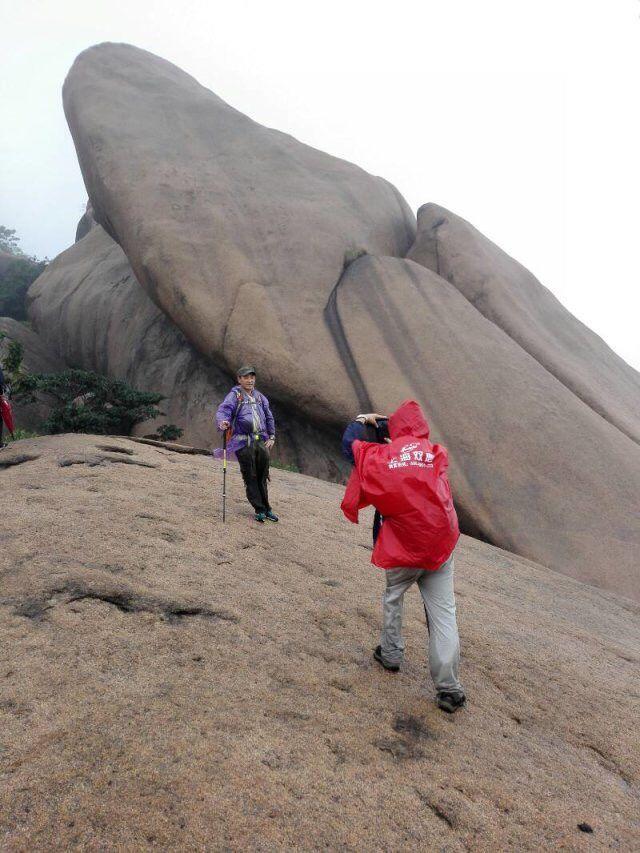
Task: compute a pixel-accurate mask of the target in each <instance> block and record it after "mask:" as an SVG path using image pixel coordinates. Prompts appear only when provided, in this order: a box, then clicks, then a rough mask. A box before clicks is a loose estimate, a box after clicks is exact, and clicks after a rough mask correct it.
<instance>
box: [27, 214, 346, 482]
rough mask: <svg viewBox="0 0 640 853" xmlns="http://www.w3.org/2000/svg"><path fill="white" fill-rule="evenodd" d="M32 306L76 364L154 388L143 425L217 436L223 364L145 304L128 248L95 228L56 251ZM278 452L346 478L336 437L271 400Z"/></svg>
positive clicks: (203, 442)
mask: <svg viewBox="0 0 640 853" xmlns="http://www.w3.org/2000/svg"><path fill="white" fill-rule="evenodd" d="M29 300H30V306H29V313H30V317H31V319H32V322H33V323H34V325H35V327H36V328H37V329H39V330H40V331H41V333H42V337H43V339H44V340H45V341H46V343H47V345H48V346H49V347H50V348H51V349H52V350H53V351H54V352H56V353H57V355H58V356H59V358H61V359H63V360H64V361H65V362H66V363H67V364H69V365H70V366H72V367H81V368H83V369H85V370H93V371H95V372H97V373H102V374H105V375H108V376H111V377H113V378H116V379H123V380H125V381H126V382H128V383H129V384H130V385H132V386H133V387H134V388H139V389H141V390H147V391H156V392H158V393H160V394H163V395H164V396H165V397H166V400H165V401H164V402H162V403H161V404H160V407H159V408H160V409H161V410H162V411H163V412H164V413H165V417H163V418H162V419H159V420H158V421H157V422H148V421H147V422H145V423H144V424H141V425H139V426H138V427H137V428H136V430H135V431H136V433H138V434H139V433H143V432H150V431H152V430H154V429H155V428H156V427H157V426H158V425H160V423H174V424H176V425H177V426H180V427H181V428H183V429H184V430H185V432H184V436H183V438H182V439H181V440H184V441H186V442H188V443H190V444H193V445H196V446H199V447H209V446H211V445H212V444H213V443H215V442H216V440H217V434H216V430H215V427H214V425H213V424H214V416H215V411H216V408H217V405H218V403H219V401H220V400H221V399H222V397H223V396H224V395H225V394H226V393H227V391H228V390H229V388H230V387H231V385H232V377H231V376H230V375H229V374H228V372H227V371H225V370H222V369H220V368H218V367H216V366H215V364H213V363H211V362H208V361H207V360H206V359H205V358H204V357H203V356H202V355H200V353H198V352H197V351H196V350H195V348H194V347H193V346H192V345H191V344H190V343H189V341H188V340H187V339H186V338H185V336H184V335H183V334H182V332H180V330H179V329H178V328H177V327H176V326H175V325H174V324H173V323H172V322H171V321H170V320H169V319H168V318H167V317H166V316H165V314H163V312H162V311H161V310H160V309H159V308H158V307H157V306H156V305H154V303H153V302H152V301H151V299H150V298H149V297H148V296H147V294H146V293H145V291H144V290H143V289H142V288H141V287H140V285H139V284H138V282H137V281H136V278H135V275H134V273H133V270H132V269H131V266H130V264H129V262H128V260H127V257H126V255H125V254H124V252H123V251H122V249H121V248H120V246H118V244H117V243H114V241H113V240H112V239H111V238H110V237H109V235H108V234H106V233H105V231H104V230H103V229H102V228H101V227H100V226H99V225H96V226H95V227H94V228H92V229H91V230H90V231H89V232H88V233H87V235H86V236H85V237H84V238H82V239H81V240H80V241H79V242H77V243H75V244H74V245H73V246H71V248H69V249H67V250H66V251H65V252H63V253H62V254H61V255H59V256H58V257H57V258H56V259H55V260H54V261H52V262H51V264H50V265H49V266H48V268H47V270H46V272H45V273H44V274H43V275H42V276H40V278H39V279H38V280H37V281H36V282H35V283H34V285H33V286H32V288H31V289H30V291H29ZM275 408H276V413H277V415H278V421H279V430H278V448H277V454H276V458H277V459H279V460H280V461H281V462H283V463H289V464H294V465H295V466H296V467H298V468H301V469H303V470H305V471H306V472H307V473H309V474H312V475H314V476H321V477H324V478H325V479H330V480H336V479H342V478H343V477H344V475H345V472H346V471H347V463H346V462H345V461H344V460H343V459H341V457H340V455H339V452H338V447H337V442H336V440H335V437H332V436H330V435H329V434H327V432H326V430H325V431H323V430H320V429H318V430H312V429H311V428H310V426H309V424H308V422H305V421H304V420H303V419H301V418H300V416H299V415H298V414H297V413H296V412H295V411H290V410H288V409H287V408H286V407H285V406H278V404H277V403H276V404H275Z"/></svg>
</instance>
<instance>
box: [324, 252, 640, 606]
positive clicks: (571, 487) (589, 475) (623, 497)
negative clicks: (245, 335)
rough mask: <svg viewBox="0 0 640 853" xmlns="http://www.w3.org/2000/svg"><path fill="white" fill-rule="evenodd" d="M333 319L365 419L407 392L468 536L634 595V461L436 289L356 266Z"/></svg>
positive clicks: (398, 273)
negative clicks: (358, 384)
mask: <svg viewBox="0 0 640 853" xmlns="http://www.w3.org/2000/svg"><path fill="white" fill-rule="evenodd" d="M336 307H337V314H338V316H339V319H340V322H341V325H342V327H343V329H344V331H345V336H346V339H347V340H348V341H349V344H350V349H351V353H352V356H353V363H354V368H353V370H354V372H356V373H357V375H358V376H359V377H360V379H361V381H362V383H363V385H364V387H366V388H367V389H370V392H371V394H372V404H373V408H374V410H377V409H378V407H379V406H382V405H385V406H389V407H390V408H395V407H396V406H397V405H398V404H399V403H400V402H401V401H402V400H403V399H406V398H407V397H411V396H414V397H416V399H418V400H419V401H420V402H421V403H422V404H423V406H424V410H425V412H426V413H427V415H428V417H429V419H430V421H431V423H432V427H433V431H434V437H435V438H436V439H438V440H442V441H443V442H444V443H445V444H446V446H447V448H448V449H449V452H450V457H451V477H452V485H453V490H454V494H455V498H456V506H457V508H458V511H459V513H460V517H461V521H462V523H463V526H464V528H465V530H466V531H467V532H472V533H474V534H475V535H477V536H480V537H482V538H484V539H486V540H488V541H490V542H494V543H495V542H499V543H500V544H501V545H502V546H503V547H506V548H508V549H509V550H512V551H515V552H516V553H518V554H522V555H524V556H526V557H529V558H532V559H533V558H535V559H536V560H537V561H539V562H541V563H544V564H545V565H548V566H551V567H553V568H555V569H558V570H559V571H562V572H565V573H567V574H570V575H572V576H573V577H576V578H579V579H581V580H583V581H589V582H591V583H597V584H599V585H600V586H604V587H605V588H607V589H611V590H616V591H618V592H620V593H623V594H625V595H628V596H632V597H634V598H636V599H638V600H640V565H639V555H640V527H639V525H638V495H639V494H640V452H638V447H637V445H636V444H635V443H634V442H633V441H631V440H630V439H629V438H628V437H627V436H625V435H623V434H622V433H621V432H620V431H619V430H617V429H615V428H614V427H613V426H611V424H609V423H607V422H606V421H605V420H603V419H602V418H601V417H600V416H598V415H596V413H595V412H594V411H593V410H592V409H590V408H589V407H588V406H587V405H585V404H584V403H583V402H582V401H580V400H579V399H578V398H577V397H576V396H575V395H574V394H572V393H571V392H570V391H569V390H568V389H567V388H566V387H565V386H564V385H562V383H560V382H559V381H558V380H556V379H555V378H554V377H553V376H551V374H550V373H549V372H548V371H547V370H545V369H544V368H543V367H542V366H541V365H540V364H538V362H537V361H535V360H534V359H533V358H531V356H529V355H528V354H527V353H526V352H525V351H524V350H523V349H521V348H520V347H519V346H518V345H517V344H515V343H514V341H513V340H512V339H511V338H510V337H509V336H508V335H506V334H505V333H504V332H503V331H501V330H500V329H499V328H498V327H497V326H495V325H494V324H493V323H490V322H489V321H488V320H486V319H485V318H484V317H483V316H482V315H481V314H480V313H479V312H478V311H476V310H475V309H474V308H473V306H472V305H470V304H469V302H468V301H467V300H466V299H465V298H464V297H463V296H462V295H461V294H460V293H459V292H458V291H457V290H456V289H455V287H453V286H452V285H451V284H449V283H448V282H447V281H445V280H444V279H443V278H441V277H440V276H437V275H436V274H435V273H433V272H431V271H430V270H427V269H425V268H424V267H421V266H419V265H418V264H416V263H414V262H412V261H407V260H399V259H396V258H373V257H363V258H360V259H358V260H357V261H355V262H354V263H353V264H352V265H351V266H350V267H349V269H348V270H347V272H346V274H345V275H344V277H343V279H342V281H341V283H340V287H339V288H338V292H337V302H336Z"/></svg>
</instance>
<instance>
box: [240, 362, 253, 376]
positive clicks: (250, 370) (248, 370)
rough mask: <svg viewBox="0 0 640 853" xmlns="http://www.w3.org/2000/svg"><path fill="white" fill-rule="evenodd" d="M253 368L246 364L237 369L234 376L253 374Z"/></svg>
mask: <svg viewBox="0 0 640 853" xmlns="http://www.w3.org/2000/svg"><path fill="white" fill-rule="evenodd" d="M255 372H256V369H255V367H251V366H250V365H248V364H245V365H244V367H239V368H238V372H237V374H236V376H248V375H249V374H250V373H254V374H255Z"/></svg>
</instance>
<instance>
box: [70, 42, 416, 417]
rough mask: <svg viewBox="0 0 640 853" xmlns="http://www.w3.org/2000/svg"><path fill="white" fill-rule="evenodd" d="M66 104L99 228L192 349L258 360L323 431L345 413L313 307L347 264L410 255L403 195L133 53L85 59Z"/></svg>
mask: <svg viewBox="0 0 640 853" xmlns="http://www.w3.org/2000/svg"><path fill="white" fill-rule="evenodd" d="M63 100H64V107H65V113H66V115H67V120H68V122H69V127H70V128H71V133H72V135H73V139H74V142H75V145H76V150H77V152H78V159H79V162H80V167H81V169H82V174H83V176H84V179H85V184H86V186H87V190H88V193H89V197H90V198H91V201H92V204H93V209H94V216H95V218H96V220H97V221H98V222H99V223H100V224H101V225H102V226H103V227H104V228H105V230H106V231H107V232H108V233H109V234H110V235H111V237H113V239H114V240H116V242H117V243H119V244H120V246H122V248H123V250H124V252H125V254H126V255H127V258H128V259H129V262H130V263H131V266H132V268H133V270H134V272H135V275H136V277H137V279H138V281H139V282H140V284H141V285H142V286H143V287H144V288H145V290H146V291H147V293H148V294H149V295H150V296H151V298H152V299H153V300H154V302H155V303H156V304H157V305H158V306H160V307H161V308H162V310H163V311H164V312H165V314H166V315H167V316H168V317H169V318H171V319H172V320H173V322H174V323H175V324H176V325H177V326H178V327H179V328H180V329H181V330H182V332H183V333H184V334H185V335H186V337H187V338H188V339H189V340H190V341H191V342H192V344H193V345H194V346H195V347H196V349H197V350H198V351H199V352H201V353H202V354H203V355H204V356H206V357H207V358H211V359H214V360H215V361H216V362H217V363H218V364H220V365H221V366H224V367H226V368H227V370H228V371H233V370H234V369H235V368H236V367H237V365H238V364H239V363H240V362H247V361H248V362H253V361H255V362H257V363H259V364H260V369H261V374H262V376H263V378H264V380H265V381H266V382H267V384H268V386H269V388H270V389H271V391H272V392H273V393H275V396H276V397H277V398H278V399H280V400H282V401H283V402H288V403H295V405H296V406H298V407H299V406H300V405H303V406H304V409H305V411H306V412H308V414H310V415H313V416H314V417H315V418H319V419H321V420H322V421H323V422H325V423H326V422H332V421H333V418H332V417H331V414H330V413H331V412H334V411H336V410H338V411H340V413H341V414H342V415H343V416H344V415H345V414H346V413H349V414H351V413H352V412H353V409H354V406H356V401H355V399H354V396H353V394H352V393H351V392H350V391H351V389H350V386H349V384H348V383H345V377H344V368H343V365H342V363H341V361H340V359H339V357H338V353H337V352H336V348H335V345H334V343H333V340H332V338H331V335H330V334H329V331H328V329H327V328H326V327H325V326H324V324H323V323H322V322H321V319H322V310H323V309H324V306H325V304H326V302H327V299H328V297H329V295H330V293H331V290H332V288H333V287H334V286H335V284H336V282H337V281H338V279H339V277H340V275H341V272H342V268H343V264H344V260H345V255H347V254H348V253H350V252H354V251H367V252H371V253H377V254H382V255H398V256H400V255H404V254H405V253H406V252H407V251H408V250H409V248H410V246H411V244H412V242H413V239H414V236H415V216H414V215H413V213H411V211H410V209H409V207H408V206H407V204H406V202H405V201H404V200H403V199H402V197H401V196H400V194H399V193H398V192H397V190H395V188H394V187H392V186H391V185H390V184H389V183H387V182H386V181H384V180H383V179H382V178H376V177H373V176H371V175H369V174H367V173H366V172H364V171H363V170H362V169H360V168H358V167H357V166H353V165H351V164H350V163H346V162H344V161H343V160H339V159H337V158H335V157H330V156H329V155H327V154H324V153H323V152H321V151H317V150H315V149H313V148H310V147H309V146H307V145H303V144H302V143H300V142H298V141H297V140H295V139H293V138H292V137H290V136H287V135H286V134H284V133H280V132H279V131H276V130H270V129H268V128H264V127H262V126H261V125H259V124H257V123H256V122H254V121H252V120H251V119H249V118H247V117H246V116H244V115H242V114H241V113H239V112H238V111H237V110H235V109H233V108H232V107H230V106H229V105H227V104H225V103H224V101H222V100H221V99H220V98H218V97H217V96H216V95H214V94H213V93H212V92H209V91H208V90H207V89H204V88H203V87H202V86H201V85H200V84H199V83H197V82H196V81H195V80H194V79H193V78H192V77H190V76H189V75H188V74H185V73H184V72H183V71H181V70H180V69H178V68H176V67H175V66H174V65H171V64H170V63H169V62H166V61H164V60H162V59H160V58H158V57H156V56H153V55H152V54H150V53H147V52H146V51H142V50H138V49H136V48H132V47H129V46H128V45H116V44H108V45H100V46H98V47H95V48H91V49H90V50H88V51H85V52H84V53H82V54H80V56H79V57H78V58H77V59H76V61H75V63H74V65H73V67H72V69H71V71H70V72H69V76H68V77H67V80H66V81H65V85H64V91H63Z"/></svg>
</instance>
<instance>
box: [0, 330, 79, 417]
mask: <svg viewBox="0 0 640 853" xmlns="http://www.w3.org/2000/svg"><path fill="white" fill-rule="evenodd" d="M0 334H1V335H4V338H3V339H1V340H0V360H2V359H4V357H5V355H6V353H7V351H8V348H9V343H10V342H11V341H16V342H17V343H19V344H20V345H21V346H22V352H23V358H22V366H23V367H24V369H25V370H27V371H28V372H29V373H58V372H59V371H61V370H64V369H65V367H66V365H65V364H64V361H63V360H62V359H60V358H59V357H58V356H57V355H56V354H55V353H54V352H53V351H52V350H51V348H50V347H49V346H47V344H46V342H45V341H44V340H43V339H42V338H41V337H40V336H39V335H37V334H36V333H35V332H34V331H32V330H31V329H29V328H28V327H27V326H25V325H24V324H23V323H19V322H18V321H17V320H14V319H13V318H11V317H0ZM7 379H8V377H7ZM11 406H12V409H13V416H14V421H15V426H16V428H20V429H26V430H30V431H34V432H38V431H39V430H40V428H41V426H42V423H43V422H44V421H45V420H46V419H47V417H48V415H49V412H50V409H51V402H50V400H49V398H48V397H47V395H46V394H39V395H37V398H36V400H35V402H33V403H25V402H21V401H19V400H18V399H13V400H12V401H11Z"/></svg>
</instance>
